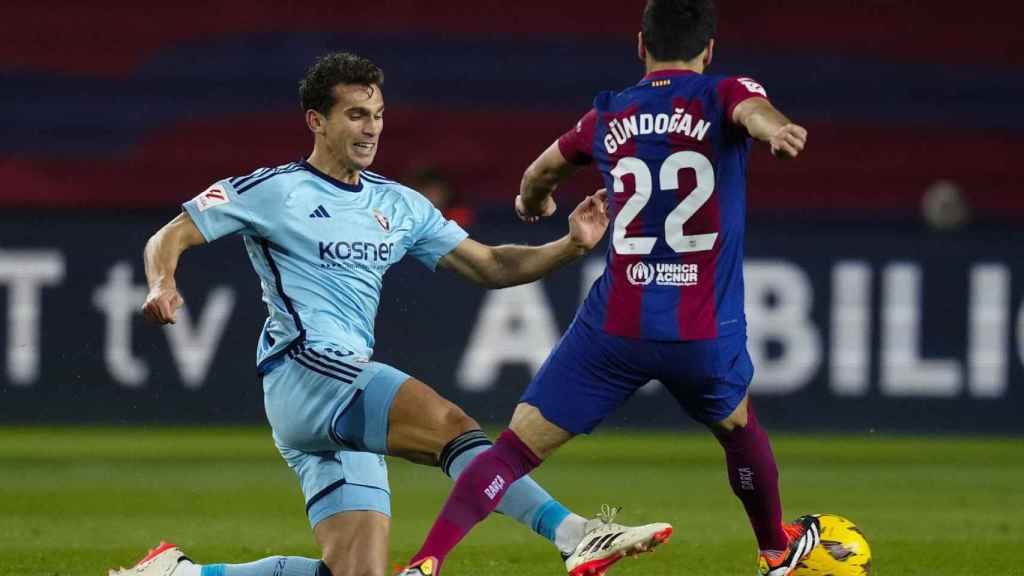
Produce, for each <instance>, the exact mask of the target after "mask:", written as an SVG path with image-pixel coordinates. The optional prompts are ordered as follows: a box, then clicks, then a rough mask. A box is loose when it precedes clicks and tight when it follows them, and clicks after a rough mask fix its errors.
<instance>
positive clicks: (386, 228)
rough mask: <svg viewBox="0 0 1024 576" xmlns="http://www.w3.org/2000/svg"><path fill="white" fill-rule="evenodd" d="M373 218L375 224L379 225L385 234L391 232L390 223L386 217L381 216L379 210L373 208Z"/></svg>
mask: <svg viewBox="0 0 1024 576" xmlns="http://www.w3.org/2000/svg"><path fill="white" fill-rule="evenodd" d="M373 217H374V218H376V219H377V224H380V227H381V228H383V229H384V231H385V232H390V231H391V221H389V220H388V217H387V216H385V215H384V214H382V213H381V211H380V210H377V209H376V208H375V209H374V210H373Z"/></svg>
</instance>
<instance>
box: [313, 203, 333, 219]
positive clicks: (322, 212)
mask: <svg viewBox="0 0 1024 576" xmlns="http://www.w3.org/2000/svg"><path fill="white" fill-rule="evenodd" d="M309 217H310V218H330V217H331V215H330V214H328V213H327V210H326V209H325V208H324V205H323V204H321V205H319V206H317V207H316V210H313V211H312V212H310V213H309Z"/></svg>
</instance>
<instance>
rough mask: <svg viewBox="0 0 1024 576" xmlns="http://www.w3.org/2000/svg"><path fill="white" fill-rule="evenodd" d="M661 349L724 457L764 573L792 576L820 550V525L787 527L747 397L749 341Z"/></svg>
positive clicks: (670, 380)
mask: <svg viewBox="0 0 1024 576" xmlns="http://www.w3.org/2000/svg"><path fill="white" fill-rule="evenodd" d="M664 348H665V350H664V351H663V354H664V355H665V356H666V375H665V377H664V380H663V381H664V382H665V384H666V386H667V387H668V389H669V391H670V392H672V394H673V395H674V396H675V397H676V399H677V400H678V401H679V403H680V405H681V406H682V407H683V408H684V409H685V410H686V411H687V412H688V413H689V414H690V415H691V416H692V417H694V418H695V419H696V420H698V421H700V422H703V423H704V424H705V425H707V426H708V427H709V428H710V429H711V431H712V432H713V433H714V435H715V437H716V438H717V439H718V442H719V443H720V444H721V445H722V448H723V449H724V451H725V462H726V468H727V470H728V476H729V484H730V486H731V487H732V490H733V493H734V494H735V495H736V497H737V498H739V500H740V502H742V504H743V508H744V509H745V510H746V512H747V518H748V519H749V521H750V526H751V528H752V529H753V531H754V535H755V536H756V538H757V543H758V548H759V550H760V555H759V569H760V570H761V572H762V573H763V574H770V575H771V576H778V575H782V574H787V573H788V570H791V569H792V567H793V566H795V565H796V563H797V562H798V561H799V560H800V558H802V557H803V556H804V555H806V554H807V553H809V552H810V549H811V548H812V547H813V546H814V545H815V544H816V543H817V541H816V538H817V527H816V520H815V519H813V518H811V517H801V518H800V519H798V520H797V521H796V522H794V523H793V524H784V523H783V521H782V502H781V498H780V495H779V471H778V466H777V465H776V462H775V455H774V454H773V453H772V447H771V443H770V442H769V440H768V435H767V434H766V433H765V431H764V430H763V429H762V428H761V426H760V423H759V422H758V420H757V416H756V415H755V414H754V412H753V408H752V407H751V406H750V400H749V398H748V396H747V389H748V388H749V386H750V382H751V380H752V378H753V373H754V368H753V364H752V363H751V360H750V356H749V355H748V354H747V349H746V337H745V335H743V334H737V335H733V336H725V337H721V338H718V339H715V340H701V341H692V342H680V343H673V344H667V345H665V346H664ZM669 359H671V362H669Z"/></svg>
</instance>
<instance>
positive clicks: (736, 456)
mask: <svg viewBox="0 0 1024 576" xmlns="http://www.w3.org/2000/svg"><path fill="white" fill-rule="evenodd" d="M716 437H717V438H718V441H719V442H720V443H721V444H722V447H723V448H725V464H726V467H727V468H728V470H729V484H731V485H732V491H733V492H734V493H735V494H736V496H737V497H738V498H739V499H740V501H741V502H743V507H744V508H746V510H747V516H748V517H749V518H750V526H751V527H752V528H753V529H754V535H755V536H757V545H758V547H759V548H760V549H761V550H785V549H786V546H787V545H788V544H789V542H788V540H787V538H786V533H785V532H784V531H783V530H782V502H781V501H780V499H779V469H778V468H777V467H776V465H775V455H773V454H772V445H771V443H770V442H768V435H767V434H765V432H764V430H763V429H762V428H761V426H760V424H758V422H757V416H755V415H754V408H753V406H749V405H748V406H747V425H746V426H745V427H743V428H739V427H737V428H736V429H734V430H733V431H732V432H723V433H720V434H717V435H716Z"/></svg>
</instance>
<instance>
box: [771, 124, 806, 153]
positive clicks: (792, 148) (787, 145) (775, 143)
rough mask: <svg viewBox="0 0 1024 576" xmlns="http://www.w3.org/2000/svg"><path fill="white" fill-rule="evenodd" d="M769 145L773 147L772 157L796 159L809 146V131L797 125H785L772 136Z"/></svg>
mask: <svg viewBox="0 0 1024 576" xmlns="http://www.w3.org/2000/svg"><path fill="white" fill-rule="evenodd" d="M768 143H769V144H770V145H771V147H772V156H775V157H776V158H796V157H797V156H799V155H800V153H801V152H803V150H804V146H806V145H807V130H806V129H805V128H804V127H803V126H798V125H796V124H792V123H791V124H785V125H783V126H782V127H780V128H779V129H778V130H776V131H775V134H772V137H771V139H769V141H768Z"/></svg>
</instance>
